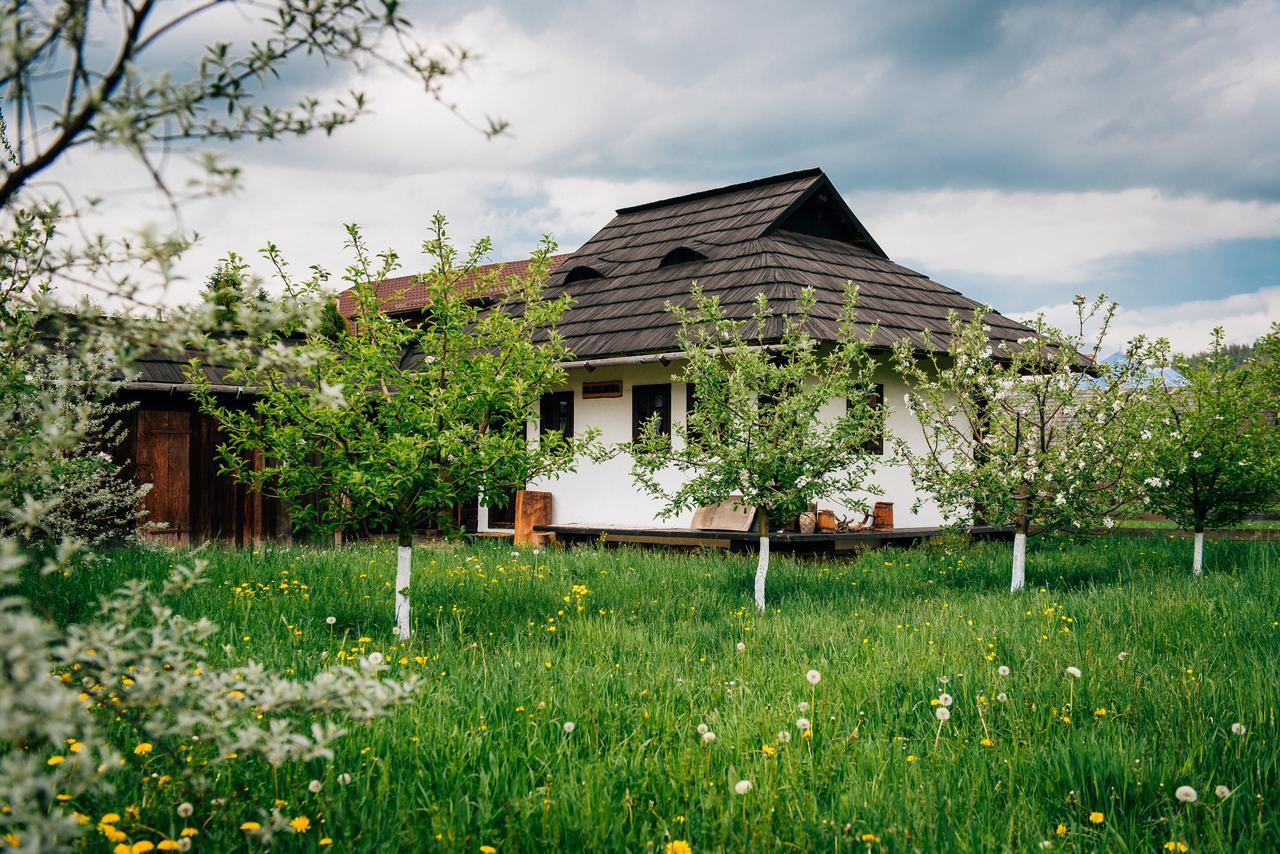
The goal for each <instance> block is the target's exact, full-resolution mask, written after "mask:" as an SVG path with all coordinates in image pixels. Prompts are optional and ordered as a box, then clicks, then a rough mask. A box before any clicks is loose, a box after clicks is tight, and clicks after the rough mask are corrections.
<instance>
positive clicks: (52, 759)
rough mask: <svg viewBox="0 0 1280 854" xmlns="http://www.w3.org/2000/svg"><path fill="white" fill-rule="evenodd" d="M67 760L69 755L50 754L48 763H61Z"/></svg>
mask: <svg viewBox="0 0 1280 854" xmlns="http://www.w3.org/2000/svg"><path fill="white" fill-rule="evenodd" d="M66 761H67V757H65V756H50V757H49V762H48V764H49V765H61V764H62V763H63V762H66Z"/></svg>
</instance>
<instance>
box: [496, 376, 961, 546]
mask: <svg viewBox="0 0 1280 854" xmlns="http://www.w3.org/2000/svg"><path fill="white" fill-rule="evenodd" d="M677 370H678V366H676V365H671V366H667V367H664V366H663V365H662V364H660V363H651V364H643V365H619V366H613V367H600V368H596V369H595V371H593V372H587V371H586V370H585V369H575V370H573V371H571V372H570V374H569V381H568V383H567V384H566V385H565V386H563V387H561V388H560V389H557V390H558V391H563V390H565V389H571V390H572V391H573V393H574V400H573V416H574V432H575V433H577V434H579V435H581V434H582V433H583V432H585V431H586V429H587V428H588V427H589V426H594V427H598V428H599V429H600V431H601V433H602V437H601V438H602V439H603V441H604V442H606V443H616V442H627V441H630V440H631V387H632V386H633V385H644V384H648V383H666V382H670V383H671V397H672V422H673V423H683V421H684V418H685V389H684V384H683V383H678V382H674V381H672V379H671V377H672V374H673V373H676V372H677ZM607 380H621V381H622V397H616V398H597V399H593V400H583V399H582V383H583V382H584V381H587V382H601V381H607ZM876 382H878V383H883V384H884V397H885V401H884V405H885V406H886V407H887V416H886V423H885V433H886V441H885V452H886V456H887V455H888V454H889V453H891V451H892V448H891V446H890V442H889V437H890V436H901V437H903V438H905V439H906V440H907V441H908V442H910V443H911V444H912V446H913V447H916V448H917V449H918V448H921V447H922V446H923V442H924V437H923V434H922V433H921V430H920V426H919V424H918V423H917V422H916V419H915V416H913V415H911V413H910V412H908V411H907V409H906V406H905V404H904V402H903V395H904V393H905V392H906V386H905V385H904V384H903V382H902V380H901V378H899V377H898V376H897V375H896V374H895V373H893V372H892V371H891V370H890V369H888V368H887V367H884V366H882V367H881V368H880V369H879V370H878V371H877V373H876ZM844 405H845V403H844V400H843V398H842V399H839V400H833V401H831V402H830V403H829V404H828V405H827V408H826V409H825V410H824V414H825V415H826V416H827V417H829V418H832V419H834V418H836V417H838V416H839V414H840V413H842V412H843V410H844ZM537 433H538V427H537V424H536V422H535V423H531V424H530V426H529V436H530V440H531V441H536V437H537ZM678 477H679V476H678V475H677V474H676V473H674V472H672V473H670V474H669V475H668V477H667V478H666V480H665V485H667V486H672V487H674V486H675V485H676V484H678V482H679V481H678ZM872 482H874V483H875V484H876V485H877V486H879V487H880V489H881V495H879V496H872V495H868V496H866V498H867V500H868V501H869V502H870V501H877V500H879V501H892V502H893V512H894V524H895V526H896V527H899V528H909V527H925V526H934V525H938V524H941V522H942V517H941V514H939V512H938V510H937V508H936V507H935V506H934V505H933V503H932V502H928V503H926V504H925V505H923V506H922V507H921V508H920V511H919V512H918V513H912V512H911V505H912V503H913V502H914V501H915V498H916V492H915V489H914V487H913V486H912V484H911V475H910V473H909V472H908V471H907V470H906V468H905V467H903V466H890V465H882V466H879V467H878V468H877V470H876V472H875V473H874V475H873V477H872ZM529 488H530V489H536V490H544V491H547V492H550V493H552V496H553V497H552V502H551V512H552V522H553V524H557V525H569V524H583V525H601V526H604V525H608V526H613V527H643V528H651V527H676V528H687V527H689V524H690V523H691V522H692V520H693V514H692V513H691V512H690V513H684V514H680V515H677V516H674V517H671V518H669V519H659V518H658V513H659V511H661V509H662V504H661V502H659V501H658V500H657V499H655V498H651V497H650V496H649V495H647V494H645V493H643V492H641V491H640V490H639V489H637V487H636V486H635V484H634V483H633V482H632V480H631V460H630V457H627V456H625V455H619V456H617V457H615V458H614V459H612V460H609V461H608V462H606V463H602V464H595V463H591V462H589V461H585V460H580V461H579V463H578V468H577V471H576V472H572V473H569V474H564V475H561V476H560V477H559V478H557V479H555V480H546V481H538V482H535V483H532V484H530V485H529ZM860 497H861V496H860ZM818 506H819V507H824V508H830V509H832V510H835V511H836V512H837V513H838V514H840V515H843V516H852V517H853V521H855V522H856V521H858V520H859V519H860V518H861V517H860V516H859V515H857V514H854V513H852V512H851V511H848V510H846V509H845V508H843V507H842V506H840V505H839V504H837V503H836V502H834V501H820V502H819V505H818ZM486 515H487V514H486V513H485V511H484V510H483V508H482V509H481V513H480V521H481V530H486V529H487V526H486V524H485V522H486Z"/></svg>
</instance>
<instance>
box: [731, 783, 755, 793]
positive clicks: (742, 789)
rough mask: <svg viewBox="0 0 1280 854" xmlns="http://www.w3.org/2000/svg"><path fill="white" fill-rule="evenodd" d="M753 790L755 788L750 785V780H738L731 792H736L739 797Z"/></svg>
mask: <svg viewBox="0 0 1280 854" xmlns="http://www.w3.org/2000/svg"><path fill="white" fill-rule="evenodd" d="M753 788H755V787H754V786H752V785H751V781H750V780H739V781H738V782H737V783H735V784H734V786H733V790H734V791H735V792H737V793H738V794H739V795H745V794H746V793H747V792H749V791H751V790H752V789H753Z"/></svg>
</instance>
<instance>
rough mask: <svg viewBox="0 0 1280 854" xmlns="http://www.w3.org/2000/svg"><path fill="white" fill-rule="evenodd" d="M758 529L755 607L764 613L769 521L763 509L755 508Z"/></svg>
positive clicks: (767, 568)
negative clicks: (758, 549)
mask: <svg viewBox="0 0 1280 854" xmlns="http://www.w3.org/2000/svg"><path fill="white" fill-rule="evenodd" d="M756 514H757V515H758V516H759V521H758V524H759V530H760V560H759V561H758V562H757V563H756V608H758V609H759V610H760V613H762V614H763V613H764V581H765V577H766V576H768V574H769V521H768V516H767V515H766V514H765V512H764V510H757V511H756Z"/></svg>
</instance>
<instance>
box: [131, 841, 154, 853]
mask: <svg viewBox="0 0 1280 854" xmlns="http://www.w3.org/2000/svg"><path fill="white" fill-rule="evenodd" d="M155 847H156V846H155V843H153V842H150V841H148V840H146V839H142V840H139V841H137V842H135V843H133V846H132V847H131V848H130V849H129V850H130V851H132V852H133V854H146V852H148V851H152V850H154V849H155Z"/></svg>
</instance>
